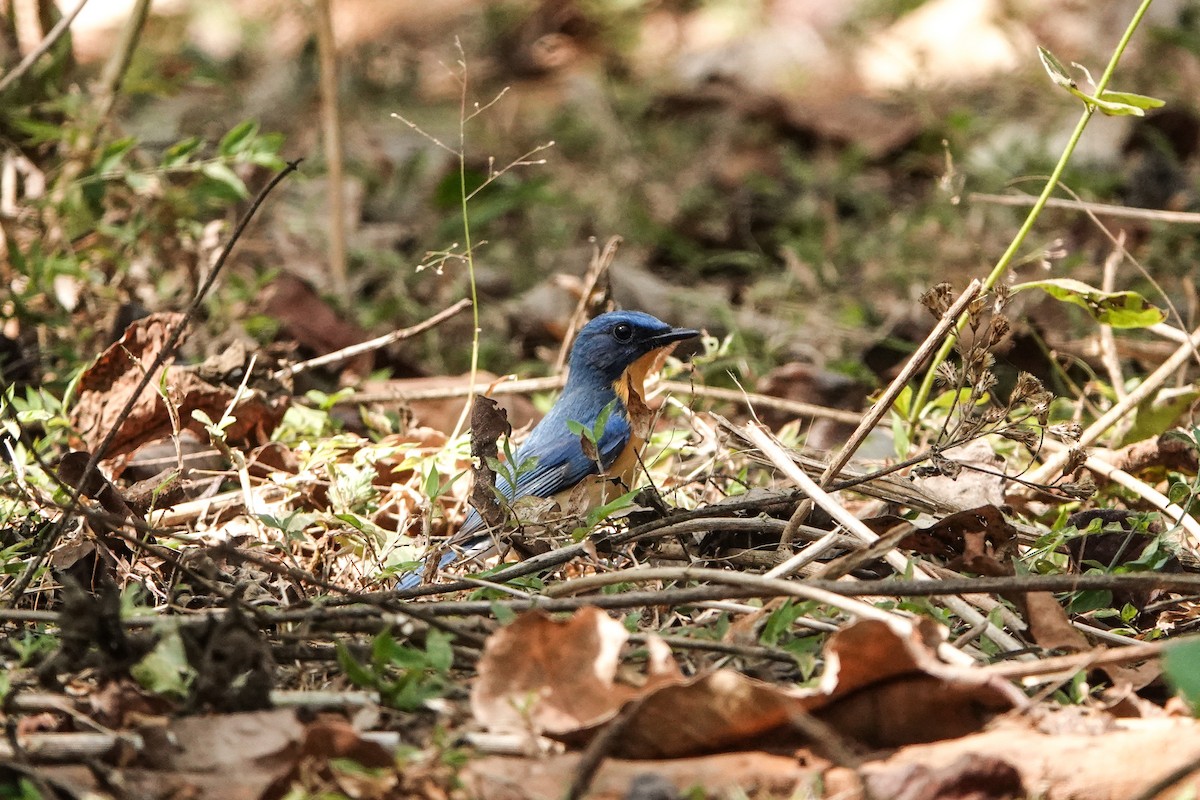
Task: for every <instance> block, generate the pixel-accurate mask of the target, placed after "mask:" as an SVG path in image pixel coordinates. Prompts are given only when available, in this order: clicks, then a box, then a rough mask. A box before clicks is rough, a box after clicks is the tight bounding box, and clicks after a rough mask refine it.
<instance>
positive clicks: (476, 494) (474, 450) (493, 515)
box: [471, 395, 519, 528]
mask: <svg viewBox="0 0 1200 800" xmlns="http://www.w3.org/2000/svg"><path fill="white" fill-rule="evenodd" d="M511 435H512V425H511V424H509V422H508V412H507V411H505V410H504V409H502V408H500V406H499V404H498V403H497V402H496V401H495V400H493V399H492V398H490V397H484V396H482V395H481V396H479V397H476V398H475V404H474V405H473V406H472V407H471V458H472V459H473V461H474V462H475V465H474V467H473V469H472V471H473V472H474V473H475V482H474V484H472V488H471V506H472V507H473V508H474V509H475V510H476V511H478V512H479V516H480V517H482V518H483V521H484V522H485V523H487V526H488V527H489V528H495V527H498V526H500V525H502V524H503V523H504V509H503V508H502V507H501V506H500V500H499V498H497V497H496V491H495V489H496V471H495V470H494V469H492V467H491V464H489V463H488V461H489V459H494V458H495V457H496V442H498V441H499V440H500V437H501V436H511ZM518 466H519V465H517V464H512V465H510V468H512V469H516V468H517V467H518Z"/></svg>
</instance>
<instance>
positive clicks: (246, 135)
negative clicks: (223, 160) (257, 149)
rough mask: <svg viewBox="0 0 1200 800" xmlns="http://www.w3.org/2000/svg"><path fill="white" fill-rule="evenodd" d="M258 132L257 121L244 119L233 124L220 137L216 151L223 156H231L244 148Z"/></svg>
mask: <svg viewBox="0 0 1200 800" xmlns="http://www.w3.org/2000/svg"><path fill="white" fill-rule="evenodd" d="M257 133H258V123H257V122H254V121H253V120H246V121H245V122H243V123H240V124H239V125H237V126H235V127H234V128H233V130H231V131H230V132H229V133H227V134H225V135H224V136H223V137H221V144H220V145H218V147H217V152H219V153H220V154H221V155H223V156H232V155H235V154H237V153H239V152H241V151H242V150H245V149H246V147H247V146H248V145H249V143H250V142H251V141H253V139H254V137H255V135H256V134H257Z"/></svg>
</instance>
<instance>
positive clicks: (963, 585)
mask: <svg viewBox="0 0 1200 800" xmlns="http://www.w3.org/2000/svg"><path fill="white" fill-rule="evenodd" d="M694 569H695V568H693V574H694ZM717 571H718V572H720V573H721V574H722V575H724V576H727V577H726V578H725V581H726V583H724V584H722V585H707V586H692V587H685V588H681V589H667V590H664V589H655V590H653V591H637V592H621V593H617V594H605V595H588V596H585V597H570V598H548V597H531V598H529V599H527V600H444V601H440V602H436V603H421V604H405V605H403V606H400V605H397V606H396V607H397V608H399V609H402V610H399V611H396V612H394V613H391V614H390V615H389V616H388V617H385V619H387V618H392V617H398V615H408V616H413V617H414V618H419V617H417V616H416V615H415V614H411V613H410V612H411V611H412V610H413V609H416V610H417V611H419V612H420V613H422V614H424V615H428V616H429V617H491V616H494V615H495V614H496V613H497V612H498V611H508V612H520V611H528V610H530V609H539V610H542V611H547V612H558V611H575V610H577V609H579V608H582V607H584V606H595V607H596V608H602V609H606V610H623V609H631V608H643V607H671V606H683V605H698V604H700V603H709V602H716V601H733V600H745V599H749V598H764V599H769V598H774V597H793V596H795V591H794V589H795V587H796V586H799V585H803V586H806V587H809V588H813V589H821V590H824V591H827V592H832V593H833V594H835V595H838V596H843V597H942V596H946V595H959V594H966V593H977V594H1012V593H1018V592H1019V593H1026V592H1080V591H1090V590H1097V589H1108V590H1118V591H1146V590H1150V589H1166V590H1170V591H1180V592H1196V591H1198V590H1200V575H1196V574H1194V573H1186V572H1178V573H1166V572H1152V573H1151V572H1142V573H1126V574H1119V575H1100V574H1090V575H1018V576H1010V577H1006V578H966V577H963V578H952V579H942V580H933V581H926V580H916V581H910V580H895V579H888V580H872V581H828V580H821V579H812V580H807V581H804V582H803V583H800V582H798V581H778V580H775V581H770V582H768V583H764V581H766V580H767V579H764V578H762V577H761V576H746V577H748V578H753V579H754V580H749V581H745V582H744V585H741V584H739V585H729V580H730V578H729V577H728V576H733V575H738V574H739V573H735V572H730V571H726V570H717ZM641 574H642V573H641V572H640V571H638V570H633V571H631V572H630V573H629V576H632V577H636V576H639V575H641ZM647 574H648V573H647ZM466 588H471V587H470V586H467V587H466ZM394 594H395V593H390V592H389V593H372V594H359V595H351V596H347V597H345V598H341V599H342V600H349V601H352V602H354V603H356V604H357V605H346V604H344V603H339V602H338V599H339V598H330V599H329V600H328V601H326V602H323V603H322V604H320V605H314V606H311V607H308V608H303V609H289V610H283V611H267V610H265V609H259V611H260V613H261V615H262V619H265V620H267V621H269V622H272V623H274V624H277V625H284V624H290V623H305V624H317V623H327V622H329V621H331V620H340V619H355V618H370V619H372V620H378V619H380V618H381V615H380V611H379V607H380V604H381V603H388V602H393V601H394V598H393V595H394ZM228 613H229V612H228V611H226V610H224V609H221V610H215V611H211V612H206V613H196V614H192V615H189V616H188V617H187V618H186V619H183V620H182V621H183V624H187V625H208V624H211V622H212V621H213V620H218V619H221V618H223V617H225V616H226V615H227V614H228ZM59 619H60V617H59V615H58V614H56V613H54V612H48V611H37V610H30V609H20V610H5V609H0V621H3V622H14V623H18V622H21V623H35V624H41V623H54V622H57V621H59ZM161 621H162V617H159V616H142V617H130V618H128V619H124V620H122V624H123V625H125V626H126V627H129V628H145V627H150V626H153V625H155V624H157V623H159V622H161ZM397 621H399V620H397ZM1178 640H1179V639H1178V638H1176V639H1171V640H1169V641H1168V642H1166V643H1165V644H1170V643H1172V642H1175V641H1178ZM1120 644H1121V652H1125V650H1127V649H1130V650H1131V653H1136V652H1139V651H1136V650H1132V648H1138V647H1142V646H1143V645H1144V644H1145V643H1143V642H1138V641H1137V640H1135V639H1128V638H1125V639H1122V640H1121V641H1120ZM1112 658H1113V659H1117V657H1116V656H1113V657H1112ZM1123 658H1124V657H1123ZM1138 658H1139V657H1138V656H1134V655H1130V656H1128V660H1138ZM1101 663H1109V662H1108V661H1104V662H1101ZM1113 663H1115V661H1114V662H1113ZM1025 668H1026V667H1025V666H1024V665H1022V666H1020V667H1016V666H1014V667H1013V669H1014V670H1022V669H1025ZM1028 669H1029V670H1030V673H1029V674H1036V671H1037V667H1036V666H1031V667H1029V668H1028Z"/></svg>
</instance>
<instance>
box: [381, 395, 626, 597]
mask: <svg viewBox="0 0 1200 800" xmlns="http://www.w3.org/2000/svg"><path fill="white" fill-rule="evenodd" d="M556 411H558V409H557V408H555V409H554V410H552V411H551V416H548V417H547V418H546V419H544V420H543V421H542V424H541V425H538V426H537V427H536V428H535V429H534V431H533V433H532V434H530V436H529V438H528V439H527V440H525V443H524V444H522V445H521V447H519V448H517V452H516V453H514V454H513V459H514V461H515V462H516V465H517V466H516V469H517V471H518V472H519V473H520V474H518V475H517V485H516V488H515V489H514V488H513V486H512V484H510V483H509V481H508V480H507V479H506V478H505V477H504V476H503V474H500V475H497V476H496V490H497V491H498V492H500V495H501V496H502V497H504V499H505V500H507V501H508V502H509V503H510V504H511V503H515V502H516V501H518V500H520V499H521V498H522V497H552V496H553V495H556V494H558V493H559V492H562V491H566V490H567V489H570V488H571V487H573V486H575V484H577V483H579V482H580V481H581V480H583V479H584V478H586V477H588V476H589V475H595V474H596V473H597V472H599V469H598V466H597V464H596V462H595V461H594V460H592V459H591V458H588V456H587V454H586V453H584V451H583V445H582V444H581V443H580V441H579V436H578V435H576V434H574V433H571V431H570V428H569V427H568V426H567V424H566V422H565V418H564V419H560V418H557V417H555V412H556ZM580 416H583V417H584V418H587V417H588V415H584V414H581V415H580ZM552 417H555V418H552ZM591 418H593V419H594V418H595V415H594V414H593V415H591ZM585 427H586V426H585ZM631 436H632V430H631V429H630V427H629V420H628V419H627V418H626V416H625V414H624V413H623V411H622V410H620V409H617V410H614V412H613V413H612V414H611V415H610V416H609V418H608V422H607V423H606V424H605V426H604V432H603V433H602V434H601V435H600V441H599V442H597V443H596V445H597V446H596V450H597V453H598V454H599V456H600V466H603V467H604V468H605V469H608V468H609V467H611V466H612V464H613V462H614V461H616V460H617V458H618V457H619V456H620V455H621V453H622V452H623V451H624V450H625V447H626V446H627V445H628V444H629V440H630V438H631ZM528 459H534V461H533V466H532V467H530V468H528V469H525V470H524V471H522V470H521V468H520V465H521V463H522V462H524V461H526V460H528ZM483 528H484V524H483V519H482V518H481V517H480V516H479V513H478V512H477V511H475V509H471V512H470V513H469V514H468V515H467V519H466V520H465V521H464V522H463V524H462V526H461V527H460V528H459V529H458V531H457V532H456V533H455V534H454V535H453V536H451V537H450V539H448V540H447V542H446V544H447V545H448V546H451V547H453V548H455V550H451V551H450V552H447V553H445V554H443V556H442V557H441V559H440V560H439V564H438V567H439V568H444V567H447V566H449V565H450V564H451V563H453V562H454V561H457V560H459V558H460V557H462V558H468V557H472V556H476V555H479V554H480V553H482V552H484V551H485V550H486V549H488V548H489V547H490V546H491V544H492V537H491V536H490V535H489V534H488V533H486V532H481V531H483ZM456 551H457V552H456ZM422 563H424V562H422ZM422 571H423V568H422V570H417V571H414V572H411V573H409V574H408V575H405V576H404V577H403V578H402V579H401V581H400V588H401V589H407V588H412V587H413V586H417V585H419V584H420V575H421V572H422Z"/></svg>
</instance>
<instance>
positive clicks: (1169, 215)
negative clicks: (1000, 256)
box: [967, 192, 1200, 225]
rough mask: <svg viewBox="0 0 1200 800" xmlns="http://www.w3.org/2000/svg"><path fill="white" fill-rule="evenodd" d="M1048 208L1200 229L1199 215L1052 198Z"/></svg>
mask: <svg viewBox="0 0 1200 800" xmlns="http://www.w3.org/2000/svg"><path fill="white" fill-rule="evenodd" d="M967 202H969V203H990V204H991V205H996V206H1020V207H1025V206H1031V205H1033V204H1034V203H1036V202H1037V198H1036V197H1034V196H1033V195H1031V194H986V193H982V192H971V193H970V194H968V195H967ZM1045 206H1046V208H1065V209H1067V210H1069V211H1085V212H1088V213H1091V214H1095V215H1096V216H1098V217H1121V218H1124V219H1144V220H1149V221H1151V222H1170V223H1180V224H1190V225H1200V214H1197V213H1195V212H1192V211H1160V210H1158V209H1154V208H1132V207H1129V206H1114V205H1109V204H1107V203H1085V202H1083V201H1080V200H1062V199H1059V198H1057V197H1051V198H1050V199H1049V200H1047V201H1046V203H1045Z"/></svg>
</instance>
